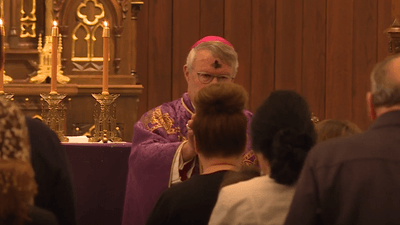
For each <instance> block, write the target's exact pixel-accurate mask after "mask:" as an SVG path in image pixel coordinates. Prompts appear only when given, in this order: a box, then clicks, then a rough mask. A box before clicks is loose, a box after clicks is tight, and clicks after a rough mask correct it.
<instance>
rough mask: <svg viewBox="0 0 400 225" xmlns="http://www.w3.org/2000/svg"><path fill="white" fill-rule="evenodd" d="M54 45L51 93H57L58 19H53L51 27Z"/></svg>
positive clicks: (52, 50) (52, 47)
mask: <svg viewBox="0 0 400 225" xmlns="http://www.w3.org/2000/svg"><path fill="white" fill-rule="evenodd" d="M51 36H52V38H53V40H52V46H51V91H50V94H57V49H58V27H57V21H53V28H52V29H51Z"/></svg>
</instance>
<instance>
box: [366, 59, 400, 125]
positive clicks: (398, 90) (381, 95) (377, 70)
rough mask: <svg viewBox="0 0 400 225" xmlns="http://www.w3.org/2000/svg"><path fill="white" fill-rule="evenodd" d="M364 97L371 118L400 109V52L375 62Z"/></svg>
mask: <svg viewBox="0 0 400 225" xmlns="http://www.w3.org/2000/svg"><path fill="white" fill-rule="evenodd" d="M366 98H367V105H368V111H369V116H370V117H371V119H372V120H375V119H376V118H377V117H379V116H380V115H382V114H384V113H386V112H389V111H393V110H400V54H396V55H393V56H389V57H387V58H386V59H384V60H383V61H381V62H379V63H378V64H376V66H375V67H374V69H373V70H372V72H371V92H368V93H367V97H366Z"/></svg>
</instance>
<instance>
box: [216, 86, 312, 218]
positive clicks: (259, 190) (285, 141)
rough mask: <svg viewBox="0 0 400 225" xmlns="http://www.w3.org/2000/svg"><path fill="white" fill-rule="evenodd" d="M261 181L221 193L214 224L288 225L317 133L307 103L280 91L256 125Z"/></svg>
mask: <svg viewBox="0 0 400 225" xmlns="http://www.w3.org/2000/svg"><path fill="white" fill-rule="evenodd" d="M251 140H252V145H253V150H254V151H255V152H256V154H257V157H258V160H259V163H260V167H261V171H262V173H263V174H265V175H266V176H260V177H256V178H253V179H251V180H248V181H243V182H239V183H237V184H233V185H230V186H226V187H224V188H222V189H221V192H220V194H219V197H218V201H217V203H216V205H215V208H214V210H213V212H212V215H211V218H210V222H209V224H283V223H284V222H285V218H286V215H287V213H288V211H289V207H290V204H291V202H292V198H293V195H294V191H295V184H296V181H297V179H298V177H299V174H300V171H301V169H302V167H303V163H304V160H305V158H306V156H307V153H308V151H309V150H310V149H311V147H312V146H313V145H314V144H315V141H316V133H315V130H314V125H313V123H312V121H311V113H310V111H309V107H308V104H307V102H306V101H305V100H304V99H303V98H302V97H301V96H300V95H298V94H297V93H296V92H293V91H274V92H273V93H272V94H271V95H270V96H269V97H268V98H267V99H266V101H265V102H264V103H263V104H262V105H261V106H260V108H259V109H258V110H257V112H256V113H255V115H254V116H253V119H252V121H251Z"/></svg>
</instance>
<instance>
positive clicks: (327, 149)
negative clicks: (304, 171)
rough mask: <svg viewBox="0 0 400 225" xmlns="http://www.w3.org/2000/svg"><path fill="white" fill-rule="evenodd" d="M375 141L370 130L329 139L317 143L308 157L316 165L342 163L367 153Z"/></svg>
mask: <svg viewBox="0 0 400 225" xmlns="http://www.w3.org/2000/svg"><path fill="white" fill-rule="evenodd" d="M374 141H376V140H375V139H374V134H373V132H371V131H370V130H367V131H365V132H363V133H360V134H355V135H353V136H350V137H339V138H333V139H329V140H327V141H323V142H321V143H318V144H316V145H315V146H314V147H313V148H312V149H311V150H310V152H309V153H308V157H307V158H308V160H309V161H310V162H311V163H312V164H313V166H315V167H323V166H329V165H334V164H337V163H342V162H345V161H349V160H352V159H357V158H360V157H362V156H363V155H365V153H366V152H367V151H369V150H371V146H372V145H374ZM367 149H368V150H367Z"/></svg>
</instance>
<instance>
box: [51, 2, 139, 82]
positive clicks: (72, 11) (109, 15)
mask: <svg viewBox="0 0 400 225" xmlns="http://www.w3.org/2000/svg"><path fill="white" fill-rule="evenodd" d="M129 3H130V2H129V1H127V0H123V1H121V0H81V1H72V0H70V1H67V0H55V1H53V4H54V5H53V15H54V17H55V19H56V20H58V21H59V23H60V26H59V27H60V33H61V34H62V37H63V43H64V46H63V47H64V50H63V52H62V59H61V61H62V65H63V69H64V74H67V75H71V76H70V77H71V78H72V80H73V81H75V83H85V82H87V79H85V77H82V75H101V73H102V45H103V43H102V37H101V35H102V22H103V21H104V20H107V22H109V24H110V25H111V29H112V30H111V39H110V62H111V66H110V71H109V72H110V75H111V76H110V78H111V79H112V75H116V74H119V75H128V76H129V75H130V68H129V61H128V60H126V61H124V62H123V64H122V61H123V60H122V58H123V57H124V56H129V53H130V49H129V47H128V46H129V44H130V42H129V39H127V38H125V39H123V38H122V37H123V35H122V34H123V32H124V31H125V35H124V37H127V36H129V35H126V34H127V32H129V30H128V29H124V28H125V27H126V26H127V25H128V24H129V22H130V21H129V19H127V15H126V14H127V12H128V7H129ZM126 41H127V42H126ZM123 42H125V43H128V45H126V44H125V45H124V47H122V43H123ZM124 59H126V57H124ZM126 78H127V79H129V78H130V82H129V83H131V84H134V83H135V81H134V77H126ZM96 80H97V79H96ZM110 83H115V82H113V81H112V80H111V82H110ZM117 83H118V82H117ZM123 83H125V84H126V79H124V81H123Z"/></svg>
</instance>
